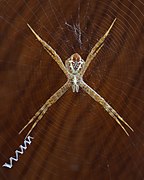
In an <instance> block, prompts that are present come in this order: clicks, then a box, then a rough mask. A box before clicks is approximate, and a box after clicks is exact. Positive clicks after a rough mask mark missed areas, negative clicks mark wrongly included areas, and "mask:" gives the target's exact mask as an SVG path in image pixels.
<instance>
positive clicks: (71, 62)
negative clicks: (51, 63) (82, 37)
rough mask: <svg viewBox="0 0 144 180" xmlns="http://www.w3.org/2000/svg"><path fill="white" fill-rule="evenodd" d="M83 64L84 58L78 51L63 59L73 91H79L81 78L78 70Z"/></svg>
mask: <svg viewBox="0 0 144 180" xmlns="http://www.w3.org/2000/svg"><path fill="white" fill-rule="evenodd" d="M84 64H85V62H84V60H83V59H82V58H81V56H80V55H79V54H78V53H75V54H73V55H71V57H70V58H69V59H67V60H66V61H65V67H66V69H67V71H68V72H69V75H68V80H69V81H70V83H71V86H72V91H73V92H78V91H79V83H80V81H81V80H82V77H81V75H80V72H81V69H82V68H83V67H84Z"/></svg>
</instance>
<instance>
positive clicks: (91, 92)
mask: <svg viewBox="0 0 144 180" xmlns="http://www.w3.org/2000/svg"><path fill="white" fill-rule="evenodd" d="M80 87H81V88H82V89H83V90H84V91H85V92H86V93H88V94H89V95H90V96H91V97H92V98H93V99H94V100H95V101H97V102H98V103H99V104H101V105H102V106H103V108H104V109H105V110H106V111H107V112H108V113H109V115H110V116H111V117H113V118H114V119H115V121H116V122H117V123H118V124H119V125H120V126H121V128H122V129H123V130H124V131H125V133H126V134H127V135H128V136H129V134H128V132H127V131H126V129H125V128H124V126H123V125H122V124H121V122H123V123H124V124H125V125H126V126H127V127H128V128H129V129H130V130H131V131H134V130H133V129H132V128H131V127H130V126H129V125H128V124H127V123H126V122H125V121H124V120H123V118H122V117H121V116H120V115H119V114H118V113H117V112H116V111H115V110H114V109H113V108H112V107H111V106H110V105H109V104H108V103H107V102H106V101H105V100H104V98H102V97H101V96H100V95H99V94H98V93H97V92H95V91H94V90H93V89H92V88H91V87H90V86H88V85H87V84H86V83H85V82H84V81H82V82H81V83H80Z"/></svg>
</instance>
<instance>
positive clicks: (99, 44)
mask: <svg viewBox="0 0 144 180" xmlns="http://www.w3.org/2000/svg"><path fill="white" fill-rule="evenodd" d="M115 21H116V18H115V19H114V21H113V22H112V24H111V26H110V27H109V29H108V30H107V32H106V33H105V34H104V36H103V37H101V38H100V40H99V41H98V42H97V43H96V44H95V46H94V47H93V48H92V50H91V52H90V53H89V54H88V56H87V59H86V62H85V65H84V68H83V69H82V70H81V72H80V74H81V75H82V76H83V75H84V73H85V71H86V70H87V68H88V67H89V64H90V63H91V61H92V60H93V59H94V58H95V56H96V55H97V53H98V52H99V50H100V49H101V48H102V47H103V45H104V44H103V43H104V40H105V39H106V37H107V36H108V34H109V32H110V30H111V29H112V27H113V25H114V23H115Z"/></svg>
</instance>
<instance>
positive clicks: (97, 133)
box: [0, 0, 144, 180]
mask: <svg viewBox="0 0 144 180" xmlns="http://www.w3.org/2000/svg"><path fill="white" fill-rule="evenodd" d="M78 7H80V9H79V8H78ZM143 14H144V5H143V4H142V2H141V1H137V0H133V1H129V0H123V1H119V0H117V1H113V0H109V1H105V0H102V1H100V0H86V1H84V0H81V1H78V0H75V1H73V2H71V1H70V0H68V1H64V0H54V1H52V0H49V1H39V0H36V1H34V0H30V1H16V0H13V1H10V0H7V1H5V0H2V1H1V2H0V24H1V25H0V43H1V45H0V46H1V48H0V84H1V86H0V154H1V158H0V164H1V165H2V164H4V163H5V162H8V158H9V157H10V156H14V151H15V150H16V149H18V147H19V145H20V144H22V142H23V139H24V137H25V135H26V133H27V132H28V129H27V130H26V131H24V133H23V134H21V135H18V132H19V131H20V130H21V129H22V128H23V127H24V125H25V124H26V123H27V122H28V120H29V119H30V118H31V117H32V116H33V115H34V113H35V112H36V111H37V110H38V109H39V108H40V107H41V106H42V105H43V103H44V102H45V101H46V100H47V99H48V98H49V97H50V96H51V95H53V93H55V92H56V91H57V90H58V89H59V88H60V87H61V86H62V85H63V84H64V83H65V82H66V77H65V75H64V74H63V72H62V71H61V70H60V68H59V67H58V65H57V64H56V63H55V62H54V60H52V58H51V57H50V56H49V55H48V53H47V52H46V51H45V50H44V49H43V48H42V46H41V44H40V43H39V42H38V41H37V40H36V39H35V37H34V36H33V34H32V33H31V32H30V30H29V29H28V27H27V25H26V23H29V24H30V25H31V26H32V27H33V28H34V30H35V31H36V32H37V33H38V34H39V35H40V36H41V37H42V38H43V39H44V40H45V41H47V42H49V43H50V45H51V46H52V47H53V48H54V49H56V51H57V53H58V54H59V55H60V57H61V58H62V60H63V62H64V61H65V60H66V59H67V58H68V57H69V56H70V55H71V54H73V53H75V52H77V53H79V54H80V55H81V56H82V57H83V59H86V56H87V55H88V53H89V51H90V50H91V48H92V47H93V46H94V44H95V43H96V42H97V39H99V38H100V37H101V36H102V35H103V34H104V33H105V32H106V30H107V29H108V27H109V25H110V24H111V22H112V21H113V20H114V18H115V17H116V18H117V21H116V23H115V25H114V27H113V29H112V32H111V34H110V36H109V37H108V38H107V40H106V42H105V45H104V47H103V48H102V49H101V51H100V52H99V54H98V56H97V58H96V60H95V61H94V62H92V64H91V65H90V67H89V68H88V70H87V72H86V74H85V76H84V80H85V81H86V83H88V84H89V85H90V86H91V87H92V88H93V89H95V90H96V91H97V92H98V93H99V94H100V95H101V96H103V97H104V98H105V99H106V100H107V101H108V102H109V103H110V104H111V105H112V106H113V107H114V108H115V109H116V111H118V112H119V114H120V115H121V116H122V117H123V118H124V119H125V120H126V122H128V124H130V126H131V127H132V128H133V129H134V133H131V132H129V133H130V137H127V136H126V135H125V133H124V132H123V130H122V129H121V128H120V127H119V126H118V125H117V123H116V122H115V121H114V120H113V119H112V118H111V117H110V116H109V115H108V114H107V113H106V112H105V111H104V110H103V108H101V106H100V105H99V104H97V103H96V102H94V101H93V99H92V98H90V97H89V96H88V95H87V94H86V93H84V92H83V91H82V90H80V92H79V93H72V91H71V90H69V91H68V92H67V93H66V94H65V95H64V96H63V97H62V98H60V100H59V101H58V102H56V103H55V104H54V105H53V106H52V107H51V108H50V109H49V110H48V112H47V113H46V115H45V116H44V118H43V120H41V122H40V123H39V124H38V125H37V127H36V128H35V129H34V131H33V132H32V134H31V136H33V137H34V139H33V141H32V144H31V145H30V146H29V147H28V149H27V150H26V152H25V153H24V154H23V155H21V156H20V158H19V161H18V162H16V163H14V167H13V168H12V169H6V168H0V179H18V180H19V179H30V180H36V179H44V180H45V179H46V180H47V179H50V180H53V179H54V180H59V179H62V180H65V179H66V180H71V179H72V180H74V179H78V180H81V179H82V180H83V179H94V180H95V179H96V180H107V179H110V180H111V179H120V180H122V179H123V180H125V179H128V180H141V179H143V178H144V171H143V169H144V160H143V157H144V146H143V144H144V123H143V122H144V121H143V119H144V111H143V107H144V90H143V87H144V81H143V78H144V53H143V52H144V39H143V35H144V28H143V27H144V26H143V24H144V16H143ZM79 15H80V17H79ZM78 19H79V21H80V26H81V27H80V28H81V31H79V30H78V28H77V25H78V23H79V21H78ZM75 30H76V31H75ZM80 32H81V33H82V37H81V38H82V39H81V40H82V44H81V42H80V39H79V38H80Z"/></svg>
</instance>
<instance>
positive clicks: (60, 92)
mask: <svg viewBox="0 0 144 180" xmlns="http://www.w3.org/2000/svg"><path fill="white" fill-rule="evenodd" d="M70 86H71V84H70V82H68V81H67V82H66V83H65V84H64V85H63V86H62V87H61V88H60V89H59V90H58V91H57V92H56V93H54V94H53V95H52V96H51V97H50V98H49V99H48V100H47V101H46V102H45V104H44V105H43V106H42V107H41V108H40V109H39V110H38V111H37V112H36V113H35V115H34V116H33V117H32V118H31V119H30V120H29V122H28V123H27V124H26V125H25V126H24V128H23V129H22V130H21V131H20V132H19V134H21V133H22V132H23V131H24V130H25V129H26V127H27V126H28V125H29V124H31V123H32V122H33V121H34V120H35V119H36V121H35V123H34V124H33V126H32V127H31V129H30V130H29V132H28V133H27V135H26V137H27V136H28V135H29V134H30V133H31V131H32V130H33V129H34V127H35V126H36V125H37V123H38V122H39V121H40V120H41V119H42V117H43V116H44V114H45V113H46V111H47V110H48V108H49V107H50V106H52V105H53V104H54V103H55V102H56V101H57V100H58V99H59V98H60V97H61V96H62V95H63V94H64V93H65V92H66V91H67V90H68V89H69V87H70Z"/></svg>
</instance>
